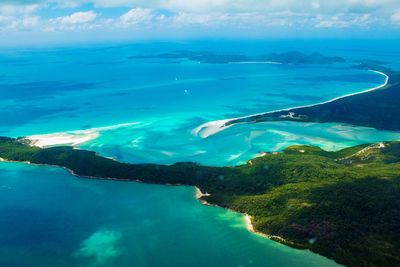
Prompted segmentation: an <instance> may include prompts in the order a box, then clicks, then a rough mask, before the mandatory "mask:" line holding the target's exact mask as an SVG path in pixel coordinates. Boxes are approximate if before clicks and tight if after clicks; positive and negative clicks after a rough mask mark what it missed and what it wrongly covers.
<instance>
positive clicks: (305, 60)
mask: <svg viewBox="0 0 400 267" xmlns="http://www.w3.org/2000/svg"><path fill="white" fill-rule="evenodd" d="M129 58H130V59H151V58H158V59H174V60H178V59H187V60H190V61H196V62H200V63H208V64H228V63H270V64H332V63H343V62H345V59H343V58H341V57H338V56H333V57H330V56H324V55H322V54H320V53H317V52H314V53H311V54H304V53H301V52H298V51H290V52H285V53H270V54H265V55H258V56H247V55H241V54H216V53H212V52H201V51H200V52H195V51H186V50H181V51H175V52H171V53H164V54H158V55H144V56H131V57H129Z"/></svg>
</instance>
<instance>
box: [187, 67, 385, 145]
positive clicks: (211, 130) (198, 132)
mask: <svg viewBox="0 0 400 267" xmlns="http://www.w3.org/2000/svg"><path fill="white" fill-rule="evenodd" d="M368 71H369V72H373V73H377V74H379V75H382V76H384V77H385V81H384V83H383V84H381V85H378V86H375V87H373V88H368V89H366V90H363V91H359V92H355V93H350V94H346V95H342V96H338V97H335V98H332V99H330V100H327V101H323V102H319V103H315V104H310V105H303V106H297V107H290V108H285V109H278V110H273V111H268V112H261V113H256V114H252V115H246V116H242V117H237V118H230V119H223V120H216V121H211V122H206V123H203V124H201V125H199V126H197V127H196V128H194V129H193V130H192V134H193V135H195V136H200V137H201V138H203V139H204V138H207V137H209V136H211V135H214V134H217V133H219V132H220V131H223V130H225V129H227V128H229V127H231V126H233V125H235V124H237V123H231V124H229V125H226V124H227V123H228V122H231V121H234V120H241V119H248V118H251V117H254V116H265V115H268V114H272V113H277V112H284V111H285V112H290V111H291V110H293V109H299V108H309V107H315V106H319V105H324V104H328V103H331V102H334V101H336V100H339V99H343V98H347V97H350V96H354V95H360V94H365V93H368V92H371V91H375V90H379V89H381V88H384V87H386V86H387V85H388V83H389V79H390V77H389V75H387V74H386V73H384V72H381V71H377V70H372V69H369V70H368ZM238 123H240V122H238Z"/></svg>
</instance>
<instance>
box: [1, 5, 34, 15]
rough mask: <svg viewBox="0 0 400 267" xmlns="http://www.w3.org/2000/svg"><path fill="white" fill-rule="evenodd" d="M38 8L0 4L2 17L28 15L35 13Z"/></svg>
mask: <svg viewBox="0 0 400 267" xmlns="http://www.w3.org/2000/svg"><path fill="white" fill-rule="evenodd" d="M38 8H39V5H38V4H31V5H12V4H1V3H0V15H2V16H16V15H26V14H31V13H33V12H35V11H36V10H37V9H38Z"/></svg>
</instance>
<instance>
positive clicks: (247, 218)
mask: <svg viewBox="0 0 400 267" xmlns="http://www.w3.org/2000/svg"><path fill="white" fill-rule="evenodd" d="M1 162H4V163H17V164H24V165H30V166H36V167H52V168H59V169H62V170H65V171H67V172H68V173H69V174H71V175H72V176H73V177H75V178H77V179H90V180H99V181H101V180H107V181H114V182H134V183H143V184H154V185H162V186H189V187H194V189H195V192H194V193H195V194H194V197H195V199H197V200H198V201H199V202H200V203H201V204H202V205H205V206H212V207H217V208H221V209H224V210H227V211H230V212H235V213H238V214H240V215H241V216H242V217H243V220H244V223H245V227H246V229H247V230H248V231H249V232H251V233H253V234H256V235H258V236H261V237H263V238H267V239H269V240H272V241H275V242H278V243H281V244H283V245H286V246H289V247H292V248H295V249H308V248H307V247H303V246H301V245H299V244H296V243H293V242H290V241H288V240H286V239H284V238H283V237H280V236H275V235H269V234H265V233H262V232H258V231H256V230H255V228H254V225H253V222H252V218H251V216H250V215H249V214H247V213H242V212H240V211H236V210H233V209H231V208H227V207H222V206H219V205H217V204H211V203H209V202H207V201H206V200H204V199H201V198H202V197H203V196H210V195H211V194H209V193H203V192H202V191H201V189H200V188H199V187H197V186H191V185H184V184H161V183H160V184H158V183H147V182H143V181H141V180H139V179H136V180H132V179H119V178H111V177H96V176H83V175H78V174H76V173H75V172H74V171H72V170H71V169H69V168H67V167H62V166H58V165H50V164H37V163H32V162H30V161H13V160H7V159H4V158H2V157H0V163H1Z"/></svg>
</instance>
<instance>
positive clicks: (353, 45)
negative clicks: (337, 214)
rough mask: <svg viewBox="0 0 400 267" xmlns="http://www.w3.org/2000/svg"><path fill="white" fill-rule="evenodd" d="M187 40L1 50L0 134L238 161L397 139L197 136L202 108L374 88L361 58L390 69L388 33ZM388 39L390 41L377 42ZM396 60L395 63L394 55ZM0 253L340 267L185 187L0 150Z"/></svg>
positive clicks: (329, 128)
mask: <svg viewBox="0 0 400 267" xmlns="http://www.w3.org/2000/svg"><path fill="white" fill-rule="evenodd" d="M381 42H382V43H381V46H377V43H374V42H364V41H362V40H360V41H345V40H339V41H331V42H327V41H325V42H322V41H318V40H308V41H301V40H300V41H296V42H294V41H293V40H271V41H256V40H253V41H238V40H236V41H218V42H217V41H190V42H183V41H182V42H141V43H133V44H107V45H106V44H101V45H99V44H97V45H86V46H69V47H47V48H35V49H23V48H2V49H0V63H1V64H0V93H1V96H2V97H1V98H0V107H1V109H0V110H1V111H0V116H1V118H2V119H1V120H0V135H3V136H12V137H18V136H30V135H38V134H39V135H43V134H53V133H62V134H64V135H67V136H76V135H83V136H86V137H87V136H88V133H90V136H89V138H87V140H86V142H82V143H79V144H78V145H77V146H78V147H79V148H84V149H89V150H94V151H96V152H98V153H100V154H101V155H104V156H107V157H113V158H115V159H117V160H120V161H124V162H131V163H148V162H152V163H161V164H172V163H174V162H178V161H194V162H198V163H201V164H207V165H213V166H233V165H238V164H243V163H245V162H246V161H247V160H249V159H251V158H253V157H255V156H257V155H259V154H260V153H262V152H263V151H279V150H282V149H283V148H285V147H287V146H289V145H293V144H310V145H317V146H321V147H322V148H324V149H327V150H338V149H341V148H345V147H348V146H353V145H357V144H363V143H369V142H378V141H384V140H399V139H400V134H399V133H397V132H390V131H380V130H376V129H372V128H366V127H355V126H351V125H345V124H337V123H324V124H319V123H295V122H267V123H258V124H242V125H237V126H234V127H230V128H228V129H226V130H224V131H221V132H219V133H217V134H215V135H212V136H209V137H207V138H201V137H200V136H198V135H195V134H193V130H194V129H195V128H196V127H197V126H199V125H201V124H203V123H205V122H208V121H213V120H220V119H228V118H234V117H240V116H246V115H251V114H255V113H260V112H265V111H273V110H276V109H282V108H289V107H294V106H301V105H309V104H313V103H318V102H322V101H327V100H329V99H332V98H335V97H338V96H341V95H345V94H349V93H355V92H359V91H363V90H366V89H368V88H373V87H376V86H378V85H380V84H382V83H383V82H384V77H382V75H379V74H376V73H373V72H369V71H364V70H359V69H356V68H352V66H353V65H354V64H356V63H357V62H359V61H360V60H363V59H372V60H379V61H383V62H387V63H388V66H390V67H393V68H396V67H400V66H397V65H396V64H397V63H395V62H396V59H399V58H400V54H399V53H398V52H396V49H395V48H393V47H396V46H395V45H393V43H392V42H391V41H381ZM385 42H386V43H385ZM292 50H296V51H300V52H304V53H311V52H321V53H323V54H325V55H328V56H341V57H343V58H345V59H346V60H347V61H346V62H345V63H337V64H327V65H290V64H210V63H204V62H200V61H195V60H188V59H186V58H167V57H165V56H160V55H162V54H164V53H172V52H174V51H194V52H199V51H202V52H207V53H215V54H240V55H262V54H267V53H271V52H286V51H292ZM397 62H400V61H398V60H397ZM0 169H1V170H2V171H1V172H0V190H1V191H2V194H0V203H1V204H0V212H1V213H2V214H5V215H6V216H4V217H2V219H0V236H1V237H0V239H1V242H0V264H1V265H2V266H189V265H190V266H204V265H207V266H336V264H335V263H334V262H332V261H330V260H327V259H325V258H323V257H321V256H318V255H316V254H313V253H311V252H309V251H300V250H296V249H292V248H289V247H286V246H283V245H280V244H278V243H276V242H273V241H270V240H267V239H265V238H263V237H260V236H258V235H256V234H253V233H250V232H248V230H247V229H246V225H245V222H244V219H243V216H242V215H240V214H237V213H233V212H231V211H226V210H223V209H221V208H217V207H209V206H204V205H202V204H200V203H199V202H198V201H197V200H196V199H195V198H194V189H193V188H191V187H171V186H159V185H144V184H137V183H128V182H112V181H96V180H84V179H77V178H75V177H73V176H71V175H70V174H68V173H67V172H66V171H64V170H59V169H57V168H50V167H37V166H25V165H23V164H16V163H0Z"/></svg>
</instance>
